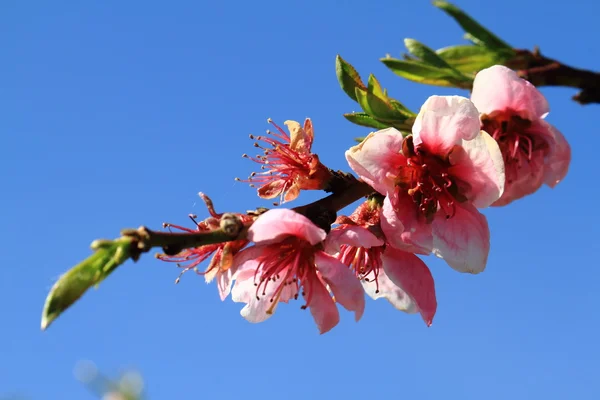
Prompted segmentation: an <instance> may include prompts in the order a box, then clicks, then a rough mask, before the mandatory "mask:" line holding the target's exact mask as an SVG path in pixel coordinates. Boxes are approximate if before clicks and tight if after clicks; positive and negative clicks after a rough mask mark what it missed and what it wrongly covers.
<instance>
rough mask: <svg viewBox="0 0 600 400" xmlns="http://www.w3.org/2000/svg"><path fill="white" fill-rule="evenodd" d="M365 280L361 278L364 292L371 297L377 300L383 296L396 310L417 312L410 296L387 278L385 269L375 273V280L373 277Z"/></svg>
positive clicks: (410, 312)
mask: <svg viewBox="0 0 600 400" xmlns="http://www.w3.org/2000/svg"><path fill="white" fill-rule="evenodd" d="M370 278H371V277H369V281H368V282H367V281H366V280H362V281H361V283H362V285H363V288H364V289H365V293H366V294H367V295H368V296H370V297H371V298H372V299H374V300H377V299H381V298H384V299H386V300H387V301H389V302H390V304H391V305H393V306H394V308H396V309H397V310H400V311H404V312H406V313H409V314H415V313H418V312H419V308H418V307H417V304H416V303H415V302H414V301H413V299H411V298H410V296H409V295H408V294H407V293H406V292H405V291H404V290H402V288H400V287H398V286H397V285H396V284H395V283H394V282H392V281H391V280H390V278H388V276H387V274H386V273H385V270H384V269H383V268H382V269H380V270H379V272H378V274H377V282H375V279H370Z"/></svg>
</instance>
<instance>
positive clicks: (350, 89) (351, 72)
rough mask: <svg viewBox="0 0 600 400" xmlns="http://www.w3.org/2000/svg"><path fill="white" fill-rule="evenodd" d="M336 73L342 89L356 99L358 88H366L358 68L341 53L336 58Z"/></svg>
mask: <svg viewBox="0 0 600 400" xmlns="http://www.w3.org/2000/svg"><path fill="white" fill-rule="evenodd" d="M335 73H336V75H337V78H338V82H339V83H340V86H341V87H342V90H344V92H346V94H347V95H348V96H350V98H351V99H352V100H354V101H358V100H357V98H356V92H355V89H356V88H360V89H366V87H365V84H364V83H363V82H362V80H361V79H360V75H359V74H358V72H356V69H354V67H353V66H352V65H350V64H349V63H348V62H346V61H345V60H344V59H343V58H342V57H341V56H340V55H337V56H336V58H335Z"/></svg>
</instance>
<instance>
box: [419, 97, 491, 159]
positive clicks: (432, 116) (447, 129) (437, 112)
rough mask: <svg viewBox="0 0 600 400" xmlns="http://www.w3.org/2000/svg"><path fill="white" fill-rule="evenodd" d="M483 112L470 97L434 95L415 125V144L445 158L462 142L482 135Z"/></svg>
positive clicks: (426, 103)
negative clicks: (481, 117) (481, 119)
mask: <svg viewBox="0 0 600 400" xmlns="http://www.w3.org/2000/svg"><path fill="white" fill-rule="evenodd" d="M479 127H480V122H479V111H477V108H475V105H474V104H473V103H472V102H471V101H470V100H469V99H467V98H466V97H461V96H431V97H430V98H428V99H427V101H425V104H423V106H422V107H421V111H419V115H417V118H416V120H415V123H414V124H413V128H412V132H413V143H414V145H415V147H424V148H425V149H427V151H429V152H430V153H432V154H436V155H438V156H441V157H445V156H446V155H447V154H448V152H449V151H450V150H452V148H453V147H454V146H455V145H457V144H460V143H461V141H462V140H471V139H473V138H474V137H476V136H477V135H478V134H479Z"/></svg>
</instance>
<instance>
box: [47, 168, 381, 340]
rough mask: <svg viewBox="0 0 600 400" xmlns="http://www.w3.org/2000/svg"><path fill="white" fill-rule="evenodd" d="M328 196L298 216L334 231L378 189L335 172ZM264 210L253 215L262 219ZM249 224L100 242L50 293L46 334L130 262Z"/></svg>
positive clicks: (235, 219)
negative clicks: (345, 212)
mask: <svg viewBox="0 0 600 400" xmlns="http://www.w3.org/2000/svg"><path fill="white" fill-rule="evenodd" d="M333 175H334V178H333V179H332V181H331V182H330V187H329V188H328V189H329V191H331V192H333V194H331V195H329V196H327V197H325V198H322V199H320V200H317V201H315V202H313V203H310V204H307V205H305V206H300V207H296V208H294V211H296V212H298V213H300V214H304V215H306V216H307V217H308V218H310V219H311V220H312V221H313V222H314V223H315V224H317V225H318V226H320V227H322V228H324V229H325V230H326V231H329V229H330V228H331V226H330V225H331V223H332V222H333V221H334V220H335V214H336V212H337V211H339V210H341V209H342V208H344V207H346V206H348V205H350V204H352V203H354V202H355V201H357V200H359V199H360V198H361V197H364V196H366V195H368V194H370V193H372V192H373V191H374V190H373V188H371V187H370V186H369V185H367V184H366V183H364V182H361V181H358V180H357V179H356V178H355V177H354V176H352V175H349V174H344V173H341V172H335V173H333ZM264 211H265V209H259V210H256V211H249V212H248V215H250V216H253V217H257V216H258V215H260V214H261V213H262V212H264ZM252 222H253V219H252V220H250V222H243V221H242V220H241V218H240V217H239V216H238V215H236V214H231V213H225V214H223V215H222V216H221V218H220V227H219V229H215V230H212V231H204V232H190V233H173V232H158V231H153V230H150V229H148V228H146V227H144V226H141V227H140V228H138V229H124V230H122V231H121V235H122V236H121V237H120V238H118V239H115V240H104V239H102V240H95V241H94V242H92V245H91V248H92V249H93V250H94V253H93V254H92V255H91V256H90V257H88V258H87V259H86V260H84V261H82V262H81V263H79V264H77V265H76V266H75V267H73V268H71V269H70V270H69V271H67V272H66V273H64V274H63V275H62V276H61V277H60V278H59V279H58V281H57V282H56V283H55V284H54V286H52V288H51V289H50V293H49V294H48V297H47V298H46V302H45V304H44V309H43V311H42V323H41V328H42V330H45V329H46V328H48V326H50V324H51V323H52V322H53V321H54V320H55V319H56V318H58V317H59V316H60V315H61V314H62V313H63V312H64V311H65V310H67V309H68V308H69V307H70V306H71V305H73V304H74V303H75V302H76V301H77V300H78V299H79V298H80V297H81V296H83V294H84V293H85V292H86V291H87V290H88V289H89V288H91V287H92V286H97V285H98V284H100V282H102V281H103V280H104V279H105V278H106V277H107V276H108V275H110V274H111V273H112V272H113V271H114V270H115V269H116V268H117V267H118V266H119V265H121V264H123V263H124V262H125V261H127V260H128V259H130V258H131V259H132V260H133V261H137V260H138V259H139V258H140V256H141V254H142V253H145V252H148V251H150V249H152V248H155V247H161V248H162V250H163V252H164V253H165V254H167V255H175V254H178V253H179V252H181V251H182V250H184V249H189V248H195V247H201V246H206V245H211V244H216V243H224V242H230V241H234V240H244V239H246V235H247V233H248V228H250V226H251V225H252Z"/></svg>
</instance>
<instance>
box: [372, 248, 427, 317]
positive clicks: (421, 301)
mask: <svg viewBox="0 0 600 400" xmlns="http://www.w3.org/2000/svg"><path fill="white" fill-rule="evenodd" d="M381 261H382V262H383V269H384V270H385V273H386V274H387V276H388V277H389V279H390V280H391V281H392V282H393V283H395V284H396V286H398V287H400V288H401V289H402V290H404V291H405V292H406V293H407V294H408V295H409V296H410V298H411V299H412V300H413V301H414V302H415V304H416V305H417V308H418V310H419V312H420V313H421V317H423V321H425V323H426V324H427V326H430V325H431V323H432V321H433V317H434V316H435V312H436V310H437V300H436V296H435V284H434V282H433V276H431V272H430V271H429V268H427V265H425V263H424V262H423V261H422V260H421V259H420V258H419V257H417V256H416V255H414V254H413V253H407V252H405V251H400V250H396V249H394V248H392V247H388V248H387V249H386V250H385V252H384V253H383V255H382V256H381Z"/></svg>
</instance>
